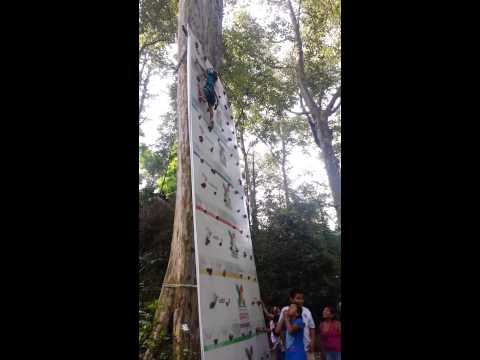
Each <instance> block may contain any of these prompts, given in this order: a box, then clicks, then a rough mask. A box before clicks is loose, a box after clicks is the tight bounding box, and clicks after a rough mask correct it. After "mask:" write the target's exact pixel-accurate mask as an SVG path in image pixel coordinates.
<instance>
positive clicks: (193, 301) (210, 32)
mask: <svg viewBox="0 0 480 360" xmlns="http://www.w3.org/2000/svg"><path fill="white" fill-rule="evenodd" d="M178 11H179V13H178V30H177V39H178V56H177V58H178V60H179V61H180V58H181V56H182V54H183V52H184V51H185V49H186V46H187V38H186V37H185V34H184V33H183V30H182V26H185V27H187V24H189V25H190V31H192V32H193V33H194V34H195V36H196V37H197V38H198V39H199V41H200V42H201V43H202V45H203V47H204V49H205V52H206V54H207V57H208V58H209V59H210V61H211V63H212V64H213V66H214V67H218V65H219V62H220V59H221V55H222V52H221V47H220V46H221V44H222V40H221V39H222V18H223V1H222V0H213V1H209V0H203V1H201V0H180V2H179V5H178ZM187 96H188V95H187V66H186V61H184V62H182V64H181V65H180V67H179V69H178V87H177V111H178V136H179V140H178V164H177V192H176V205H175V219H174V225H173V236H172V243H171V249H170V258H169V262H168V267H167V271H166V274H165V278H164V280H163V284H164V285H163V287H162V291H161V293H160V298H159V302H158V307H157V310H156V313H155V319H154V329H153V332H152V340H153V343H154V345H153V347H152V348H151V349H149V350H148V351H147V352H146V353H145V355H144V360H154V359H157V353H158V350H159V349H158V347H156V346H155V345H156V344H157V343H158V341H159V339H160V338H161V335H162V334H163V333H165V334H166V333H168V332H170V330H171V335H172V344H173V359H174V360H187V359H188V360H195V359H199V358H200V341H199V340H200V339H199V323H198V299H197V289H196V287H195V283H196V276H195V269H196V267H195V246H194V237H193V206H192V183H191V171H190V145H189V143H190V142H189V129H188V108H187ZM192 285H193V286H192Z"/></svg>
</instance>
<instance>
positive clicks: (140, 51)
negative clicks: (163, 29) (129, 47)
mask: <svg viewBox="0 0 480 360" xmlns="http://www.w3.org/2000/svg"><path fill="white" fill-rule="evenodd" d="M160 41H163V39H157V40H153V41H151V42H149V43H145V44H143V45H142V47H141V48H140V50H139V52H138V54H139V56H141V55H142V53H143V51H144V50H145V49H146V48H147V47H150V46H152V45H155V44H157V43H159V42H160Z"/></svg>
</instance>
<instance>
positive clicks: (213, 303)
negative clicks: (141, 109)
mask: <svg viewBox="0 0 480 360" xmlns="http://www.w3.org/2000/svg"><path fill="white" fill-rule="evenodd" d="M188 34H189V35H188V49H187V77H188V80H187V84H188V97H187V98H188V116H189V131H190V155H191V156H190V158H191V169H192V192H193V193H192V198H193V207H194V209H193V210H194V234H195V235H194V237H195V256H196V266H197V286H198V292H197V293H198V302H199V304H198V305H199V324H200V342H201V351H202V360H225V359H229V360H248V359H252V360H267V359H268V358H269V356H270V353H269V347H268V338H267V335H266V334H265V332H262V331H259V329H263V328H264V326H265V319H264V317H263V311H262V307H261V296H260V288H259V285H258V279H257V271H256V267H255V257H254V253H253V248H252V241H251V238H250V228H249V221H248V212H247V198H246V196H245V192H244V188H243V186H244V184H243V181H242V174H241V166H240V156H239V152H238V150H239V149H238V144H237V140H236V136H235V121H234V118H233V116H232V112H231V109H230V105H229V102H228V97H227V93H226V90H225V87H224V85H223V84H222V83H221V78H220V76H219V74H218V73H217V72H216V69H214V68H212V65H211V63H210V61H209V59H208V58H207V57H206V56H205V53H204V51H203V46H202V44H201V43H200V41H198V39H196V37H195V36H194V34H193V31H190V30H189V31H188Z"/></svg>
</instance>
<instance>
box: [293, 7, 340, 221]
mask: <svg viewBox="0 0 480 360" xmlns="http://www.w3.org/2000/svg"><path fill="white" fill-rule="evenodd" d="M287 5H288V8H289V13H290V19H291V22H292V25H293V29H294V32H295V50H296V66H295V73H296V78H297V84H298V87H299V88H300V93H301V96H302V97H303V99H305V103H306V105H307V107H308V110H309V115H307V116H311V118H312V120H311V121H310V119H309V120H308V121H309V125H310V127H311V129H312V133H313V137H314V139H315V143H316V144H317V145H318V147H319V148H320V149H321V151H322V157H323V160H324V163H325V170H326V172H327V176H328V182H329V184H330V190H331V191H332V196H333V202H334V206H335V210H336V213H337V223H338V226H339V227H341V221H342V217H341V174H340V164H339V161H338V159H337V157H336V156H335V153H334V151H333V145H332V140H333V138H332V131H331V129H330V128H329V126H328V118H329V116H330V115H331V114H332V113H333V112H334V111H332V109H335V107H334V105H335V101H336V99H337V98H338V96H339V95H340V91H337V93H336V94H335V95H334V97H333V99H332V101H331V102H330V104H329V105H328V106H327V108H326V109H325V110H323V109H322V108H321V101H318V102H315V100H314V98H313V96H312V93H311V92H310V89H309V87H308V83H307V80H306V75H305V58H304V55H303V44H302V37H301V36H300V25H299V21H298V19H297V18H296V16H295V12H294V10H293V7H292V3H291V1H290V0H288V2H287ZM337 108H338V107H337Z"/></svg>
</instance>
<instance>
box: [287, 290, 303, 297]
mask: <svg viewBox="0 0 480 360" xmlns="http://www.w3.org/2000/svg"><path fill="white" fill-rule="evenodd" d="M297 294H302V295H304V294H305V293H304V292H303V291H302V290H300V289H293V290H292V291H290V299H293V298H294V297H295V295H297Z"/></svg>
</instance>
